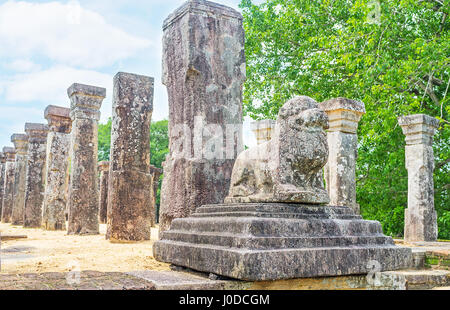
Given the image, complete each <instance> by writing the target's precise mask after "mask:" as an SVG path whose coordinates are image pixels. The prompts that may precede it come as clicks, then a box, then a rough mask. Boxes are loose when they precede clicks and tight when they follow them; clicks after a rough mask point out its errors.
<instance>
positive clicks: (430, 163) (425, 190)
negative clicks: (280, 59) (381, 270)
mask: <svg viewBox="0 0 450 310" xmlns="http://www.w3.org/2000/svg"><path fill="white" fill-rule="evenodd" d="M398 122H399V124H400V126H401V127H402V129H403V133H404V134H405V136H406V149H405V153H406V169H407V170H408V208H407V209H406V210H405V240H406V241H408V242H413V241H436V239H437V235H438V227H437V215H436V210H435V209H434V181H433V171H434V168H435V166H434V152H433V136H434V134H435V132H436V129H437V128H438V127H439V121H438V120H437V119H435V118H434V117H431V116H428V115H424V114H416V115H410V116H405V117H400V118H399V121H398Z"/></svg>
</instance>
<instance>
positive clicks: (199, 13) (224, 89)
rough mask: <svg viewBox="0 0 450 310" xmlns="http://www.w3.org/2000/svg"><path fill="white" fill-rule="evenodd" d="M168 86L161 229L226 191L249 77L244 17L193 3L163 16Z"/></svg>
mask: <svg viewBox="0 0 450 310" xmlns="http://www.w3.org/2000/svg"><path fill="white" fill-rule="evenodd" d="M163 28H164V37H163V49H164V51H163V84H164V85H166V86H167V91H168V97H169V135H170V146H169V149H170V154H169V155H168V157H167V160H166V162H165V165H164V180H163V184H162V190H161V191H162V193H161V206H160V208H161V213H160V229H161V230H162V231H164V230H167V229H169V227H170V223H171V222H172V220H173V219H175V218H180V217H187V216H189V215H190V214H191V213H192V212H194V210H195V209H196V208H197V207H199V206H201V205H203V204H208V203H222V202H223V200H224V198H225V197H226V195H227V194H228V189H229V184H230V177H231V172H232V169H233V165H234V162H235V159H236V156H237V155H238V154H239V153H240V152H241V151H242V149H243V145H242V88H243V83H244V81H245V74H246V70H245V51H244V29H243V26H242V16H241V14H240V13H239V12H237V11H236V10H234V9H231V8H229V7H226V6H223V5H219V4H216V3H213V2H209V1H197V0H196V1H188V2H186V3H185V4H184V5H182V6H181V7H180V8H179V9H177V10H176V11H175V12H174V13H173V14H171V15H170V16H169V17H168V18H167V19H166V20H165V22H164V26H163Z"/></svg>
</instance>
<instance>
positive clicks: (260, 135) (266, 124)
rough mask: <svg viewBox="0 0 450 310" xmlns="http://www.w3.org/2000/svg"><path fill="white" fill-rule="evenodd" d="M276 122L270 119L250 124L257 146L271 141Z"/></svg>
mask: <svg viewBox="0 0 450 310" xmlns="http://www.w3.org/2000/svg"><path fill="white" fill-rule="evenodd" d="M276 123H277V122H276V121H274V120H271V119H265V120H262V121H256V122H252V123H251V130H252V131H253V133H254V134H255V136H256V141H257V143H258V145H259V144H263V143H264V142H267V141H270V139H272V133H273V131H274V129H275V124H276Z"/></svg>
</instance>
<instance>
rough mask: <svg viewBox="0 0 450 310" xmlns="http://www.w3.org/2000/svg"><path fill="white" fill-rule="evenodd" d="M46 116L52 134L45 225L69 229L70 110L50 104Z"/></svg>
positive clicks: (49, 141) (48, 164) (49, 150)
mask: <svg viewBox="0 0 450 310" xmlns="http://www.w3.org/2000/svg"><path fill="white" fill-rule="evenodd" d="M44 117H45V119H46V120H47V121H48V126H49V133H48V136H47V151H46V152H47V161H46V169H45V171H46V175H45V194H44V203H43V204H42V228H43V229H46V230H66V217H65V212H66V206H67V196H68V191H69V151H70V131H71V130H72V120H71V119H70V109H68V108H63V107H57V106H48V107H47V108H46V109H45V112H44Z"/></svg>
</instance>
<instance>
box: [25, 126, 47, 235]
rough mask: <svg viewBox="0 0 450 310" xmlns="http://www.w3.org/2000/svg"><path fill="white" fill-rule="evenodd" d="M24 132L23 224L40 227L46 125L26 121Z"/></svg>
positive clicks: (45, 151) (28, 226)
mask: <svg viewBox="0 0 450 310" xmlns="http://www.w3.org/2000/svg"><path fill="white" fill-rule="evenodd" d="M25 132H26V133H27V135H28V156H27V157H28V163H27V174H26V190H25V211H24V224H23V226H24V227H26V228H40V227H41V224H42V203H43V201H44V192H45V188H44V185H45V162H46V157H47V134H48V126H47V125H44V124H34V123H26V124H25Z"/></svg>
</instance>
